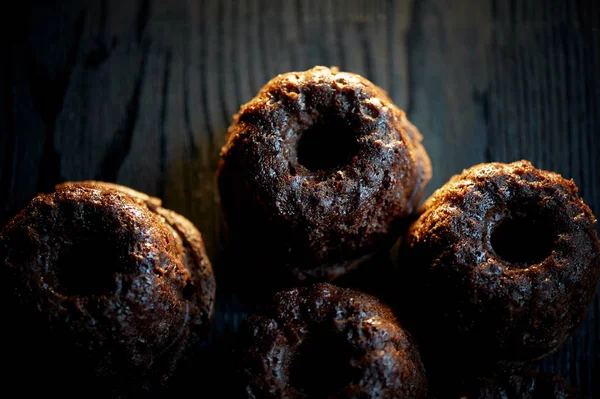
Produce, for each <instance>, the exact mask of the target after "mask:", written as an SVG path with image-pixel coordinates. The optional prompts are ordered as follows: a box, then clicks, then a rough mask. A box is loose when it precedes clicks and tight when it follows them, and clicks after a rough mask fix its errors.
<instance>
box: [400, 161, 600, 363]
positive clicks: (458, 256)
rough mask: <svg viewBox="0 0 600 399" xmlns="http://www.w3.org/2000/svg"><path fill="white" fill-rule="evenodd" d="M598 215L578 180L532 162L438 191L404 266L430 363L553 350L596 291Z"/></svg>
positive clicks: (501, 359) (511, 359)
mask: <svg viewBox="0 0 600 399" xmlns="http://www.w3.org/2000/svg"><path fill="white" fill-rule="evenodd" d="M595 223H596V219H595V218H594V215H593V214H592V212H591V211H590V209H589V208H588V206H587V205H585V204H584V202H583V200H582V199H581V198H580V197H579V195H578V192H577V187H576V186H575V183H573V181H571V180H566V179H564V178H562V177H561V176H560V175H558V174H556V173H552V172H547V171H543V170H539V169H536V168H534V167H533V166H532V165H531V163H529V162H527V161H520V162H514V163H510V164H501V163H489V164H481V165H477V166H474V167H472V168H470V169H468V170H466V171H464V172H463V173H462V174H460V175H458V176H454V177H453V178H452V179H450V181H449V182H448V183H446V184H445V185H444V186H443V187H442V188H440V189H439V190H437V191H436V192H435V193H434V194H433V195H432V196H431V197H430V198H429V199H428V200H427V201H426V202H425V204H424V205H423V207H422V214H421V215H420V217H419V219H418V220H417V221H416V222H414V223H413V224H412V225H411V227H410V229H409V232H408V237H407V245H406V247H405V248H404V250H403V252H402V253H401V256H400V264H399V268H400V272H401V274H402V284H403V285H404V286H405V287H406V288H407V290H408V291H407V292H410V295H411V299H412V301H414V303H416V304H418V306H416V307H415V308H418V312H416V315H415V316H416V317H417V318H418V323H416V324H415V325H416V326H417V327H418V333H417V338H418V340H419V344H420V345H422V346H423V347H424V348H426V349H427V352H428V353H425V354H424V357H425V359H426V362H425V364H426V365H427V366H428V369H429V367H430V366H429V365H430V364H429V363H428V361H427V360H428V359H432V364H433V363H435V362H440V361H442V362H443V361H446V362H450V363H451V364H452V368H454V369H455V370H456V362H458V361H468V362H471V363H470V364H471V365H472V366H473V367H476V368H478V369H479V370H480V371H481V367H483V365H484V364H488V363H489V364H490V365H493V366H494V367H497V366H507V367H508V366H515V365H518V364H521V363H524V362H528V361H533V360H535V359H539V358H542V357H544V356H547V355H548V354H550V353H552V352H553V351H555V350H556V349H557V348H558V347H559V346H560V345H561V344H562V343H563V342H564V341H565V340H566V339H567V338H568V337H569V336H570V335H571V334H572V333H573V331H574V330H575V329H576V328H577V327H578V326H579V324H580V322H581V321H582V319H583V317H584V316H585V314H586V309H587V307H588V304H589V303H590V301H591V299H592V297H593V295H594V292H595V289H596V283H597V281H598V277H599V274H600V243H599V241H598V237H597V234H596V231H595V230H594V225H595ZM429 354H431V356H429ZM440 371H441V372H442V373H446V372H447V371H448V370H447V369H443V368H442V369H441V370H440ZM461 372H462V371H461Z"/></svg>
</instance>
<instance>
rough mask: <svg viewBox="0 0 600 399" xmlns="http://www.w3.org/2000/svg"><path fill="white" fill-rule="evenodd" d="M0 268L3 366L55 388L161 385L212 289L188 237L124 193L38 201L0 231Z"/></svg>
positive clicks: (62, 194)
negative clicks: (6, 362) (6, 341)
mask: <svg viewBox="0 0 600 399" xmlns="http://www.w3.org/2000/svg"><path fill="white" fill-rule="evenodd" d="M0 260H1V262H0V286H1V288H2V289H1V291H2V296H3V298H4V300H5V301H6V302H4V303H6V304H9V306H8V307H9V310H8V317H9V320H10V321H9V322H8V326H10V327H9V328H7V330H9V334H10V335H11V337H12V339H13V340H14V341H13V342H12V343H13V347H12V349H13V350H12V351H10V352H11V355H12V356H13V361H14V362H15V363H14V364H16V365H17V369H18V366H21V367H24V368H25V369H26V370H27V372H28V373H31V374H32V375H34V374H35V375H36V376H39V378H42V379H44V378H45V379H46V382H47V383H48V384H50V385H52V386H54V387H55V388H57V389H65V390H66V389H68V388H72V387H78V386H86V389H87V392H93V391H94V390H95V389H100V390H112V389H114V390H115V391H127V390H135V389H142V388H143V387H146V388H147V387H148V386H149V385H153V386H161V385H162V384H163V383H164V382H165V381H166V380H167V378H168V377H169V376H170V375H171V374H172V373H173V371H174V369H175V368H176V365H177V363H178V361H179V360H180V359H181V358H182V356H183V354H184V350H185V349H186V347H187V345H188V344H189V343H190V342H191V341H192V340H195V339H198V338H203V337H205V335H206V334H207V332H208V325H209V322H210V319H211V317H212V313H213V305H214V297H215V281H214V276H213V272H212V267H211V264H210V262H209V260H208V258H207V256H206V253H205V249H204V244H203V242H202V238H201V235H200V233H199V232H198V230H197V229H196V228H195V227H194V226H193V225H192V224H191V223H190V222H189V221H188V220H187V219H185V218H183V217H182V216H180V215H178V214H176V213H175V212H172V211H169V210H166V209H164V208H162V207H161V201H160V200H159V199H157V198H152V197H149V196H147V195H145V194H142V193H138V192H136V191H134V190H131V189H129V188H127V187H122V186H118V185H115V184H110V183H102V182H93V181H88V182H78V183H77V182H73V183H65V184H62V185H59V186H57V190H56V191H55V192H54V193H51V194H42V195H38V196H37V197H35V198H34V199H33V200H32V201H31V203H30V204H29V205H28V206H27V207H26V208H25V209H24V210H23V211H21V212H20V213H19V214H18V215H17V216H16V217H15V218H14V219H13V220H12V221H10V222H9V223H8V225H7V226H6V227H5V228H4V229H3V230H2V233H1V234H0ZM36 378H37V377H36ZM88 384H89V385H88ZM48 388H50V387H48ZM44 389H45V387H44Z"/></svg>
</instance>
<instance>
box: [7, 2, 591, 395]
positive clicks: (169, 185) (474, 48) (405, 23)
mask: <svg viewBox="0 0 600 399" xmlns="http://www.w3.org/2000/svg"><path fill="white" fill-rule="evenodd" d="M22 11H23V12H22V13H17V14H12V13H9V14H6V13H5V15H4V16H5V17H9V18H10V19H13V20H15V21H17V22H18V27H17V28H16V29H13V31H12V32H11V35H10V36H9V39H10V40H11V45H10V46H9V49H10V50H9V51H3V52H2V55H0V61H1V62H0V76H1V78H0V132H1V135H0V167H1V169H0V198H2V202H1V210H0V224H4V223H5V222H6V221H8V219H9V218H11V217H12V216H13V215H14V214H15V213H16V212H17V211H18V210H19V209H20V208H22V207H23V206H24V205H25V204H26V203H27V202H28V201H29V200H30V199H31V198H32V197H33V196H34V195H35V194H36V193H37V192H41V191H50V190H52V187H53V185H54V184H55V183H58V182H61V181H63V180H80V179H100V180H106V181H114V182H117V183H121V184H125V185H129V186H131V187H133V188H135V189H138V190H141V191H145V192H147V193H149V194H152V195H156V196H159V197H162V198H163V199H164V202H165V204H166V206H167V207H169V208H172V209H174V210H176V211H177V212H180V213H182V214H183V215H185V216H187V217H188V218H189V219H191V220H192V221H193V222H194V223H195V224H196V225H197V226H198V228H199V229H200V230H201V231H202V232H203V234H204V238H205V241H206V244H207V247H208V251H209V254H210V256H211V259H213V261H214V264H215V268H216V272H217V278H218V279H219V280H218V282H219V290H218V292H219V294H218V300H217V312H216V315H215V323H214V334H215V335H218V334H220V333H222V332H223V331H225V330H228V329H232V328H235V327H236V326H237V324H238V323H239V321H240V320H241V319H242V318H243V317H244V315H245V314H246V313H247V312H248V311H251V310H252V309H253V306H254V305H250V304H248V303H245V302H243V301H241V300H240V299H239V298H237V297H236V296H235V294H234V293H232V292H231V290H228V288H227V281H228V280H227V279H228V278H235V277H231V276H229V277H227V273H226V265H225V266H224V265H223V262H222V261H220V259H221V255H222V252H223V248H222V243H223V232H224V230H223V218H222V215H221V213H220V209H219V206H218V202H217V200H218V192H217V189H216V184H215V170H216V166H217V162H218V158H219V149H220V147H221V145H222V144H223V142H224V136H225V132H226V129H227V126H228V125H229V123H230V121H231V116H232V114H233V113H235V112H236V111H237V109H238V107H239V105H240V104H242V103H244V102H246V101H248V100H250V98H252V97H253V95H254V94H255V93H256V92H257V91H258V89H259V88H260V87H261V86H262V85H263V84H264V83H265V82H266V81H267V80H268V79H270V78H271V77H273V76H275V75H276V74H278V73H283V72H287V71H291V70H305V69H308V68H309V67H312V66H314V65H316V64H322V65H337V66H340V68H341V69H343V70H347V71H351V72H356V73H359V74H362V75H364V76H366V77H367V78H369V79H371V80H372V81H373V82H375V83H376V84H378V85H380V86H382V87H383V88H384V89H386V90H387V91H388V92H389V94H390V95H391V97H392V98H393V99H394V100H395V102H396V103H397V104H398V105H399V106H400V107H401V108H404V109H405V110H406V111H407V113H408V116H409V118H410V119H411V120H412V121H413V122H414V123H415V124H416V125H417V126H418V127H419V128H420V129H421V131H422V133H423V135H424V137H425V142H424V144H425V146H426V148H427V150H428V152H429V155H430V156H431V159H432V162H433V168H434V172H433V173H434V174H433V179H432V181H431V183H430V185H429V188H428V193H431V191H432V190H433V189H435V188H437V187H439V186H440V185H442V184H443V183H444V182H445V181H446V180H447V179H448V178H449V177H450V176H451V175H452V174H455V173H457V172H460V171H461V170H462V169H463V168H466V167H468V166H470V165H473V164H476V163H480V162H486V161H513V160H517V159H522V158H524V159H529V160H531V161H532V162H533V163H534V165H536V166H537V167H540V168H544V169H550V170H554V171H557V172H560V173H561V174H563V176H565V177H568V178H573V179H574V180H575V182H576V184H577V185H578V186H579V188H580V191H581V195H582V196H583V198H584V199H585V201H586V202H587V203H588V204H589V205H590V206H591V207H592V209H593V210H594V211H595V213H596V214H597V215H600V192H599V190H600V157H599V155H600V2H598V1H596V0H589V1H564V0H555V1H550V0H549V1H542V0H540V1H516V0H477V1H470V0H458V1H448V0H422V1H417V0H415V1H409V0H406V1H350V2H349V1H335V0H327V1H325V0H323V1H318V0H315V1H308V0H306V1H302V0H298V1H271V0H260V1H259V0H246V1H234V0H225V1H218V0H214V1H201V0H189V1H175V0H169V1H167V0H160V1H159V0H139V1H122V0H104V1H85V2H84V1H78V0H73V1H39V2H34V6H33V7H32V8H31V9H26V10H22ZM539 367H541V368H542V369H544V370H548V371H554V372H558V373H560V374H561V375H562V376H564V377H566V378H568V380H569V381H570V382H571V384H573V385H575V386H578V387H579V388H580V390H581V391H582V392H584V393H587V394H589V395H592V397H600V300H599V299H598V298H596V299H595V302H594V303H593V306H591V308H590V311H589V315H588V319H587V321H586V322H585V324H584V325H583V326H582V327H581V329H580V330H579V332H578V333H577V334H576V335H575V337H574V338H573V339H572V340H571V341H570V342H569V343H567V344H566V345H565V346H564V347H563V348H562V349H561V350H560V351H559V352H558V353H557V354H555V355H554V356H552V357H551V358H549V359H547V360H545V361H544V362H542V363H540V364H539Z"/></svg>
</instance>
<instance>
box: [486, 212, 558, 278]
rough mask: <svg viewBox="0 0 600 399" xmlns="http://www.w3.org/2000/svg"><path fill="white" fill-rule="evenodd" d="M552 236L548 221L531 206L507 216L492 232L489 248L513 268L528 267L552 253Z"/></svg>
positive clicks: (553, 238)
mask: <svg viewBox="0 0 600 399" xmlns="http://www.w3.org/2000/svg"><path fill="white" fill-rule="evenodd" d="M555 239H556V236H555V234H554V228H553V226H552V223H551V221H550V220H549V218H548V217H545V215H540V214H539V211H536V209H534V208H533V207H530V209H527V210H525V212H518V213H516V214H514V215H509V217H507V218H505V219H504V220H503V221H502V222H501V223H500V224H499V225H498V226H496V228H495V229H494V231H493V232H492V236H491V244H492V248H493V249H494V251H495V252H496V254H497V255H498V256H500V257H501V258H502V259H503V260H505V261H507V262H509V263H511V264H512V265H513V266H515V267H528V266H530V265H532V264H534V263H538V262H541V261H542V260H544V259H546V258H547V257H548V256H550V254H551V253H552V247H553V244H554V241H555Z"/></svg>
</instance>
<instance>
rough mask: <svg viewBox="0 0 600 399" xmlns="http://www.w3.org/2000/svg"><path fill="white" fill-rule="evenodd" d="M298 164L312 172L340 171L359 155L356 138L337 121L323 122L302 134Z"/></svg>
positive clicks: (299, 143)
mask: <svg viewBox="0 0 600 399" xmlns="http://www.w3.org/2000/svg"><path fill="white" fill-rule="evenodd" d="M297 150H298V162H299V163H300V165H302V166H304V167H305V168H307V169H308V170H310V171H312V172H317V171H321V170H330V169H339V168H342V167H344V166H345V165H347V164H349V163H350V162H351V161H352V158H353V157H354V156H355V155H356V154H357V153H358V142H357V141H356V136H355V134H354V132H352V131H351V130H350V129H348V128H347V127H345V126H343V125H342V124H341V123H336V122H335V121H321V122H318V123H316V124H314V125H313V126H311V127H310V128H308V129H307V130H305V131H304V132H302V133H301V136H300V140H299V142H298V148H297Z"/></svg>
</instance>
